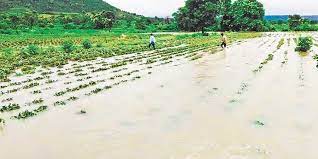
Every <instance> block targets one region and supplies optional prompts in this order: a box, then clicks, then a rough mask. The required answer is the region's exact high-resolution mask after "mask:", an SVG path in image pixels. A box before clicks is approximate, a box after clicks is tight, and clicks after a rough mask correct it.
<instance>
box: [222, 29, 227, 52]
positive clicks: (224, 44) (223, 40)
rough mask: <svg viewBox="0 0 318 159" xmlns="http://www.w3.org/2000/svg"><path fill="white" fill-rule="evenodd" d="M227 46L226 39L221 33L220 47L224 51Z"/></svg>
mask: <svg viewBox="0 0 318 159" xmlns="http://www.w3.org/2000/svg"><path fill="white" fill-rule="evenodd" d="M226 46H227V37H226V36H225V35H224V33H221V47H222V48H223V49H224V48H226Z"/></svg>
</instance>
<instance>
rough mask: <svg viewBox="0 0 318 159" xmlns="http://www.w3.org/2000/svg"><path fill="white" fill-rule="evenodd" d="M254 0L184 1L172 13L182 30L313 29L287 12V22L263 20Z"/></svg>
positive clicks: (262, 11)
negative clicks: (183, 4)
mask: <svg viewBox="0 0 318 159" xmlns="http://www.w3.org/2000/svg"><path fill="white" fill-rule="evenodd" d="M264 16H265V9H264V6H263V4H262V3H260V2H259V1H258V0H236V1H234V2H233V1H232V0H187V1H186V3H185V6H184V7H181V8H180V9H179V10H178V11H177V12H176V13H174V14H173V17H174V19H175V20H176V21H177V25H178V28H179V29H180V30H182V31H202V33H204V31H205V30H209V31H317V30H318V25H317V22H315V21H310V20H308V19H304V18H302V17H301V16H300V15H290V16H289V18H288V21H266V20H264Z"/></svg>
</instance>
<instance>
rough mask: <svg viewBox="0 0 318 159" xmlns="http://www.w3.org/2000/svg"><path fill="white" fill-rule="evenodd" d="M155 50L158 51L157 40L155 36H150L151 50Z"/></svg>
mask: <svg viewBox="0 0 318 159" xmlns="http://www.w3.org/2000/svg"><path fill="white" fill-rule="evenodd" d="M151 47H152V48H153V49H154V50H156V38H155V36H154V35H153V34H150V43H149V48H151Z"/></svg>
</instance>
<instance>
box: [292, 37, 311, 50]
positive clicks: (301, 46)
mask: <svg viewBox="0 0 318 159" xmlns="http://www.w3.org/2000/svg"><path fill="white" fill-rule="evenodd" d="M312 45H313V41H312V38H311V37H299V38H298V43H297V47H296V49H295V50H296V51H299V52H307V51H309V50H310V49H311V47H312Z"/></svg>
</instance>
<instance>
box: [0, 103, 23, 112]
mask: <svg viewBox="0 0 318 159" xmlns="http://www.w3.org/2000/svg"><path fill="white" fill-rule="evenodd" d="M18 109H20V105H19V104H15V103H10V104H9V105H5V106H1V107H0V112H1V113H3V112H10V111H14V110H18Z"/></svg>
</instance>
